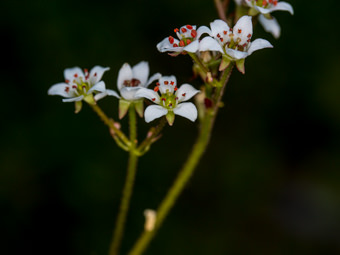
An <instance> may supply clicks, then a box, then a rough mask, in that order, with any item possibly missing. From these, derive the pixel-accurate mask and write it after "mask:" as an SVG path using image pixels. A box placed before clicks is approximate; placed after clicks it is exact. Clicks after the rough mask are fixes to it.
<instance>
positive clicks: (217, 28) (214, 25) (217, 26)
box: [210, 19, 230, 37]
mask: <svg viewBox="0 0 340 255" xmlns="http://www.w3.org/2000/svg"><path fill="white" fill-rule="evenodd" d="M210 27H211V32H212V36H213V37H217V34H220V36H221V35H223V31H227V32H229V29H230V28H229V26H228V24H227V23H226V22H225V21H223V20H221V19H216V20H214V21H213V22H211V23H210Z"/></svg>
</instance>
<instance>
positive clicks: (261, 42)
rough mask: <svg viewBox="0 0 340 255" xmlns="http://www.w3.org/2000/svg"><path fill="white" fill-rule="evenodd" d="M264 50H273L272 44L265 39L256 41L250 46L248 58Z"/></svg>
mask: <svg viewBox="0 0 340 255" xmlns="http://www.w3.org/2000/svg"><path fill="white" fill-rule="evenodd" d="M264 48H273V45H271V43H270V42H268V41H267V40H264V39H256V40H255V41H253V42H252V43H251V44H250V47H249V49H248V56H249V55H250V54H252V53H253V52H254V51H257V50H260V49H264Z"/></svg>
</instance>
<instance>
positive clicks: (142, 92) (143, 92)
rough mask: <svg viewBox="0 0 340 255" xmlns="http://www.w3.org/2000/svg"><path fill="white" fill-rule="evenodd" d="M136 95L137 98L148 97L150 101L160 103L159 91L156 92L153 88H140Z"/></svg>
mask: <svg viewBox="0 0 340 255" xmlns="http://www.w3.org/2000/svg"><path fill="white" fill-rule="evenodd" d="M135 97H136V98H142V97H144V98H147V99H149V100H150V101H152V102H154V103H156V104H158V103H159V101H160V100H159V95H158V93H157V92H155V91H154V90H152V89H146V88H140V89H139V90H138V91H137V92H136V94H135Z"/></svg>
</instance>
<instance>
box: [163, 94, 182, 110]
mask: <svg viewBox="0 0 340 255" xmlns="http://www.w3.org/2000/svg"><path fill="white" fill-rule="evenodd" d="M177 100H178V97H176V95H174V94H172V93H171V92H167V93H165V94H162V95H161V105H163V107H165V108H167V109H168V110H172V109H173V108H175V107H176V105H177Z"/></svg>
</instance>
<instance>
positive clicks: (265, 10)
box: [254, 5, 273, 14]
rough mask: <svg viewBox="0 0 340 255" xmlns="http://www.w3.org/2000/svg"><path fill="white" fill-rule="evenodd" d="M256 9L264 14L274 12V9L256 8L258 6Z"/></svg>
mask: <svg viewBox="0 0 340 255" xmlns="http://www.w3.org/2000/svg"><path fill="white" fill-rule="evenodd" d="M254 8H255V9H256V10H257V11H258V12H260V13H262V14H268V13H271V12H272V11H273V9H272V8H263V7H259V6H256V5H255V6H254Z"/></svg>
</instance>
